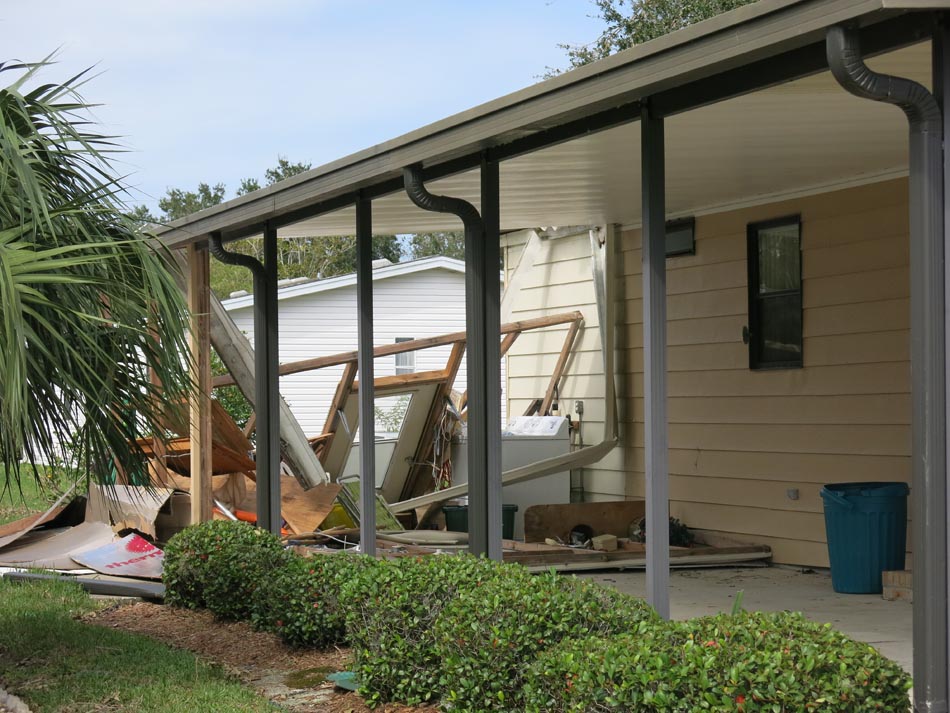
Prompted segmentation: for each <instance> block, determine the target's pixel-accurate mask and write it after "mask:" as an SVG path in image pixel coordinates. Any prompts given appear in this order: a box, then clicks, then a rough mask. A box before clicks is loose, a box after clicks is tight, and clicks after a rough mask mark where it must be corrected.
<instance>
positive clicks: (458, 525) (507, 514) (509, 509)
mask: <svg viewBox="0 0 950 713" xmlns="http://www.w3.org/2000/svg"><path fill="white" fill-rule="evenodd" d="M442 512H443V513H445V528H446V529H447V530H451V531H452V532H468V505H443V506H442ZM516 512H518V506H517V505H502V506H501V536H502V537H503V538H504V539H506V540H511V539H514V536H515V513H516Z"/></svg>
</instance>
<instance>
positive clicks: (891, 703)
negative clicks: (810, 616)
mask: <svg viewBox="0 0 950 713" xmlns="http://www.w3.org/2000/svg"><path fill="white" fill-rule="evenodd" d="M910 685H911V683H910V678H909V676H908V675H907V674H906V673H905V672H904V671H903V670H902V669H901V668H900V667H899V666H898V665H897V664H895V663H893V662H891V661H889V660H887V659H885V658H884V657H883V656H881V655H880V654H879V653H877V651H875V650H874V649H873V648H872V647H871V646H869V645H867V644H862V643H858V642H856V641H853V640H852V639H849V638H848V637H846V636H844V635H843V634H841V633H839V632H836V631H834V630H833V629H831V627H830V626H827V625H821V624H815V623H813V622H810V621H807V620H806V619H804V618H803V617H802V616H801V615H800V614H791V613H764V612H752V613H745V612H743V613H740V614H738V615H735V616H732V615H719V616H715V617H706V618H702V619H694V620H691V621H686V622H681V623H665V624H663V625H659V626H653V625H649V624H643V625H641V626H639V627H638V628H637V630H636V631H635V632H632V633H629V634H625V635H621V636H617V637H612V638H588V639H576V640H569V641H565V642H564V643H562V644H561V645H559V646H557V647H554V648H552V649H550V650H548V651H547V652H545V653H544V654H543V655H541V656H540V657H538V658H537V660H536V661H535V662H534V663H533V664H532V665H531V666H530V667H528V670H527V671H526V674H525V686H524V708H523V710H526V711H535V712H541V711H544V712H545V713H561V712H567V711H577V712H580V711H591V712H595V711H616V710H627V711H638V712H642V713H693V712H694V711H708V712H710V713H726V712H729V713H735V712H736V711H739V712H741V713H753V712H760V711H761V712H762V713H801V712H803V711H821V712H825V711H827V712H828V713H857V712H860V713H866V712H868V711H888V713H900V712H906V711H909V710H910V704H909V700H908V694H907V692H908V690H909V688H910Z"/></svg>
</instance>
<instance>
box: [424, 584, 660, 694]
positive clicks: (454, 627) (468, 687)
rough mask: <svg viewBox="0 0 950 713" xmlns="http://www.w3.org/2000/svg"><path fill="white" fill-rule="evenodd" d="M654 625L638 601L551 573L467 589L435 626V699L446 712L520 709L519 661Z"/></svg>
mask: <svg viewBox="0 0 950 713" xmlns="http://www.w3.org/2000/svg"><path fill="white" fill-rule="evenodd" d="M642 622H654V623H655V624H656V625H659V619H658V618H657V616H656V613H655V612H654V611H653V609H651V608H650V607H649V606H648V605H647V604H646V603H644V602H643V601H642V600H640V599H636V598H634V597H630V596H627V595H625V594H621V593H620V592H618V591H617V590H615V589H611V588H606V587H602V586H600V585H598V584H594V583H592V582H589V581H587V580H581V579H576V578H574V577H561V576H559V575H558V574H556V573H554V572H550V573H547V574H541V575H537V576H533V577H505V578H499V579H496V580H494V581H491V582H488V583H486V584H485V585H484V586H482V587H478V588H474V589H469V590H468V591H466V592H464V593H463V594H461V595H460V596H459V597H457V598H456V599H455V600H454V601H452V602H451V603H450V604H448V606H446V607H445V609H444V610H443V612H442V615H441V616H440V617H439V618H438V620H437V621H436V623H435V627H434V630H433V635H434V638H435V641H436V647H435V651H436V656H437V660H438V661H439V662H440V663H441V669H442V676H441V678H440V681H439V683H440V688H441V689H442V700H443V703H444V704H446V705H447V706H448V707H450V708H451V710H459V711H494V710H498V711H510V710H521V709H522V705H523V701H522V675H523V671H524V668H525V664H526V662H529V661H532V660H533V659H534V658H535V657H536V656H537V655H538V654H539V653H540V652H542V651H543V650H544V649H546V648H548V647H549V646H552V645H553V644H556V643H557V642H559V641H561V640H562V639H565V638H568V637H572V638H576V637H581V636H590V635H595V634H596V635H611V634H619V633H621V632H625V631H631V630H633V629H635V628H636V627H638V626H639V625H640V624H641V623H642Z"/></svg>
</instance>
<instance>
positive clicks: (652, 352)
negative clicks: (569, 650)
mask: <svg viewBox="0 0 950 713" xmlns="http://www.w3.org/2000/svg"><path fill="white" fill-rule="evenodd" d="M640 137H641V139H640V144H641V157H640V161H641V168H642V179H641V180H642V189H643V222H642V228H641V231H640V232H641V243H642V251H641V259H642V267H643V413H644V415H643V442H644V450H645V457H644V460H645V465H644V472H645V476H646V493H645V494H646V518H647V552H646V555H647V601H649V602H650V604H651V605H652V606H653V608H654V609H656V611H657V613H658V614H659V615H660V616H661V617H663V618H664V619H669V618H670V529H669V517H670V483H669V464H668V461H669V457H668V454H667V442H668V437H667V420H666V176H665V152H664V136H663V119H662V118H657V117H654V116H652V115H651V113H650V110H649V106H648V105H647V104H644V105H643V107H642V109H641V113H640Z"/></svg>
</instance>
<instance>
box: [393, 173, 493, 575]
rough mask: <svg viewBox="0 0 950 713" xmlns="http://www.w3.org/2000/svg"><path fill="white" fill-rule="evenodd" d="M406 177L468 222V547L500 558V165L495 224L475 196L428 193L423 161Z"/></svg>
mask: <svg viewBox="0 0 950 713" xmlns="http://www.w3.org/2000/svg"><path fill="white" fill-rule="evenodd" d="M403 179H404V181H405V185H406V194H407V195H408V196H409V199H410V200H411V201H412V202H413V203H414V204H415V205H417V206H418V207H419V208H422V209H423V210H428V211H435V212H438V213H451V214H453V215H456V216H458V217H459V218H460V219H461V220H462V225H463V226H464V228H465V331H466V334H467V337H468V345H467V348H466V365H467V366H466V371H467V377H468V486H469V487H468V532H469V550H470V551H471V552H472V553H473V554H478V555H483V554H484V555H488V556H489V557H491V558H492V559H501V393H500V388H501V377H500V364H499V362H500V356H499V345H498V329H499V325H498V322H499V320H500V316H499V305H500V301H499V295H498V293H499V289H500V280H499V269H500V265H499V252H498V250H499V247H498V236H497V225H498V219H497V216H498V205H497V203H498V164H497V163H494V162H490V161H483V162H482V174H481V187H482V203H483V211H484V212H485V215H486V217H487V218H488V220H489V221H490V223H491V225H489V226H486V221H484V220H482V216H481V215H480V214H479V212H478V210H477V209H476V208H475V206H473V205H472V204H471V203H469V202H468V201H465V200H462V199H461V198H450V197H448V196H437V195H434V194H432V193H429V191H428V190H426V187H425V185H424V182H423V179H422V169H421V168H420V167H419V166H410V167H408V168H405V169H403ZM486 227H487V230H486ZM486 238H487V239H486Z"/></svg>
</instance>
